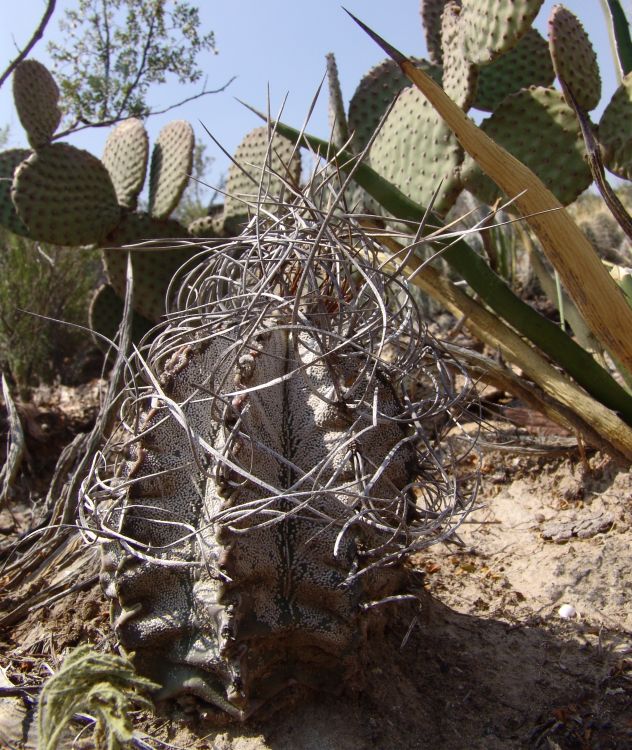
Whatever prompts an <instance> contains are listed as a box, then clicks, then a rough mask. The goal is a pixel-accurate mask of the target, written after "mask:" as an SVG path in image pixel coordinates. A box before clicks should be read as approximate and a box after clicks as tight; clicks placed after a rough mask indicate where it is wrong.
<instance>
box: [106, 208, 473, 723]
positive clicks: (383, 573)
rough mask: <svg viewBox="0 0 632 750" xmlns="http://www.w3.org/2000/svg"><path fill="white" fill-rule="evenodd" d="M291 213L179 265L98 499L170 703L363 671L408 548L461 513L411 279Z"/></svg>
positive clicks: (244, 705) (401, 588)
mask: <svg viewBox="0 0 632 750" xmlns="http://www.w3.org/2000/svg"><path fill="white" fill-rule="evenodd" d="M294 212H295V213H296V209H294ZM293 216H294V221H295V225H294V226H292V225H291V222H289V221H288V224H287V225H286V226H285V227H283V231H282V232H281V233H280V234H278V235H276V234H275V235H274V237H272V236H271V235H272V234H273V233H272V232H271V230H270V229H268V232H269V234H267V235H266V243H265V244H264V243H260V242H259V240H258V239H257V235H256V234H255V235H252V237H251V240H252V244H250V245H249V244H248V242H249V240H248V238H247V237H246V238H245V237H244V236H243V235H242V237H241V238H240V239H239V243H240V244H237V243H235V242H233V243H229V245H227V247H226V248H225V249H221V248H220V249H219V250H215V251H214V253H213V254H212V255H210V256H209V258H208V259H206V260H203V261H202V263H200V265H199V266H197V267H196V268H194V269H193V271H191V272H190V273H189V274H188V275H186V276H185V277H184V281H183V283H182V287H181V293H180V297H179V300H178V302H177V304H176V310H175V311H174V312H173V313H172V315H171V317H170V320H169V321H168V323H167V324H166V326H165V327H164V330H163V331H162V332H161V333H159V335H158V336H157V338H156V339H155V341H154V343H153V344H152V345H151V347H150V348H149V350H148V351H147V352H146V353H145V359H144V360H142V361H139V366H138V374H137V378H136V382H135V383H132V384H130V387H129V389H128V401H127V403H126V405H125V407H124V408H123V415H124V425H125V426H124V430H125V432H126V433H127V434H126V436H125V438H124V440H123V441H122V442H121V433H120V432H119V433H117V435H116V436H115V438H116V441H117V443H118V444H117V445H115V444H114V443H113V444H112V445H111V446H110V447H109V449H108V450H107V451H106V452H105V456H104V464H107V466H108V472H109V478H108V479H107V481H106V482H105V483H104V482H102V483H101V486H103V485H104V484H106V485H107V486H108V487H109V490H108V492H107V493H106V498H105V499H102V500H101V501H100V503H97V507H98V508H99V510H98V522H99V525H100V527H101V529H102V530H107V531H108V534H109V537H110V540H111V541H108V542H107V543H106V544H104V547H103V566H102V584H103V587H104V590H105V593H106V595H107V596H108V597H109V598H111V600H112V611H113V624H114V628H115V631H116V634H117V636H118V637H119V639H120V642H121V644H122V645H123V646H124V648H125V649H127V650H130V651H133V652H134V653H135V660H136V663H137V666H138V668H139V669H140V670H141V671H142V672H143V673H145V674H147V675H148V676H151V677H152V678H153V679H155V680H156V681H157V682H159V683H160V684H162V685H163V690H162V691H161V693H160V694H159V696H158V697H159V698H165V699H166V698H175V699H177V700H179V701H180V703H183V702H184V703H187V705H189V709H191V705H190V704H195V707H196V708H195V710H204V711H208V710H209V708H208V707H209V706H211V707H215V708H216V709H220V710H221V711H222V712H225V714H228V715H230V716H233V717H237V718H240V719H243V718H245V717H247V716H249V715H250V714H251V713H252V712H253V711H256V710H257V709H258V708H259V706H260V705H261V704H263V703H269V702H270V701H271V700H272V699H273V698H274V697H275V696H276V695H277V694H278V693H280V692H282V691H284V689H285V688H286V687H288V686H290V685H292V684H296V683H300V684H304V685H308V686H310V687H316V688H322V689H326V690H337V689H340V687H341V686H342V685H344V684H345V683H348V682H351V683H353V682H354V681H355V679H356V678H357V677H358V675H359V673H360V672H361V658H362V649H363V644H364V643H365V641H366V638H367V628H368V625H369V623H370V622H371V621H372V620H374V621H377V620H379V619H381V618H380V617H377V615H376V613H377V612H380V613H382V614H383V613H385V612H387V611H388V610H389V607H392V604H388V606H385V607H383V606H379V607H378V606H377V605H376V603H377V602H380V601H382V602H383V601H384V600H385V599H387V598H388V599H389V601H392V597H395V598H396V600H398V598H400V597H403V598H404V599H406V600H408V599H412V600H415V596H416V593H415V591H416V589H415V584H413V583H411V581H412V579H411V574H410V573H409V572H408V569H407V567H406V566H405V564H404V559H405V553H406V552H407V551H410V550H412V549H421V548H423V547H425V546H427V545H428V544H429V543H432V542H433V541H436V539H438V538H441V535H442V533H449V532H446V528H447V527H446V526H445V524H444V520H445V519H446V517H452V522H455V521H456V520H457V519H460V518H461V517H462V515H463V514H464V513H465V511H466V510H467V506H468V503H467V502H466V501H465V500H464V498H463V497H462V496H461V494H460V493H459V492H456V493H455V492H454V487H453V486H451V485H450V481H449V480H447V481H446V476H445V474H444V472H443V468H442V467H441V466H440V461H439V459H438V457H437V455H436V454H435V452H434V450H433V448H431V446H430V443H431V442H432V430H433V429H434V426H436V425H435V422H436V417H437V415H438V414H442V413H443V414H445V413H447V412H448V411H449V409H450V408H451V407H452V405H453V404H454V402H455V396H454V393H453V392H451V390H450V386H449V383H450V382H451V381H450V376H449V370H448V368H447V367H446V366H445V365H444V364H443V360H442V357H443V355H441V354H440V353H439V350H438V349H437V348H436V345H435V343H434V342H433V341H432V340H431V339H429V338H427V337H426V334H425V333H424V332H423V325H422V324H421V322H420V321H419V319H418V311H417V309H416V308H415V307H414V302H413V301H412V298H410V296H409V294H408V292H407V290H406V288H405V287H404V286H402V285H401V283H400V282H397V281H395V280H393V279H392V278H391V277H389V276H388V275H386V274H385V273H383V272H381V271H376V270H375V268H374V261H373V259H372V258H371V255H370V252H371V243H370V242H369V241H368V240H366V238H364V237H363V235H361V234H357V238H358V239H359V241H361V242H365V243H368V246H369V247H368V249H367V248H366V247H364V248H362V247H360V248H359V249H355V250H351V249H347V248H346V247H344V246H338V245H337V244H336V243H335V242H333V241H331V240H330V241H329V242H328V243H326V242H325V240H324V239H321V244H319V246H318V248H319V252H318V255H315V254H314V252H313V247H314V246H313V244H312V243H313V241H314V240H313V237H314V230H312V229H310V228H309V227H305V226H302V225H301V222H296V216H295V215H294V214H293ZM262 224H263V226H262ZM296 224H298V225H299V226H296ZM345 226H346V229H347V231H349V229H351V230H352V231H355V228H354V227H353V225H351V224H349V223H347V224H345ZM262 229H265V222H261V221H260V222H259V233H261V231H262ZM339 231H342V230H341V229H338V230H337V232H339ZM293 232H294V234H293ZM337 232H336V233H337ZM349 237H351V236H350V235H349ZM352 243H353V240H352ZM385 301H387V302H388V304H385ZM401 335H411V336H412V343H411V345H410V346H409V347H407V348H406V347H404V349H403V350H402V351H398V350H397V348H396V347H395V346H394V345H395V343H396V342H397V341H399V339H400V337H401ZM389 352H390V354H389ZM424 373H425V374H424ZM425 376H427V378H426V379H427V380H428V381H429V382H431V383H432V384H433V389H434V390H433V392H432V395H431V396H430V397H429V398H425V399H422V400H418V401H411V399H410V398H409V397H408V395H407V384H408V382H409V381H410V378H411V377H412V378H422V379H423V378H424V377H425ZM141 380H144V382H145V383H146V385H145V386H143V387H140V381H141ZM456 400H458V399H456ZM433 420H435V422H433ZM431 423H432V425H433V427H432V428H430V427H424V424H426V425H429V424H431ZM113 440H114V438H113ZM117 456H118V457H119V458H118V464H116V460H117V459H116V457H117ZM121 457H122V458H121ZM113 462H114V463H113ZM113 466H114V467H115V468H114V469H113ZM116 466H118V469H117V468H116ZM447 526H448V527H449V526H450V523H448V525H447ZM114 534H116V535H118V538H117V539H115V540H112V535H114ZM417 585H418V584H417ZM202 706H205V707H206V708H204V709H203V708H202Z"/></svg>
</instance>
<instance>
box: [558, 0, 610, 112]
mask: <svg viewBox="0 0 632 750" xmlns="http://www.w3.org/2000/svg"><path fill="white" fill-rule="evenodd" d="M549 48H550V51H551V59H552V60H553V67H554V68H555V74H556V76H557V77H558V79H559V80H561V81H564V84H565V85H566V86H568V88H569V89H570V90H571V91H572V93H573V96H574V97H575V100H576V101H577V103H578V104H579V106H580V107H581V108H582V109H585V110H586V111H587V112H588V111H590V110H591V109H594V108H595V107H596V106H597V105H598V104H599V100H600V99H601V76H600V75H599V67H598V65H597V55H596V54H595V50H594V49H593V46H592V44H591V43H590V39H589V38H588V35H587V34H586V32H585V31H584V27H583V26H582V25H581V23H580V22H579V21H578V19H577V17H576V16H575V15H573V13H571V12H570V10H568V9H567V8H565V7H564V6H563V5H556V6H555V7H554V8H553V10H552V12H551V15H550V17H549Z"/></svg>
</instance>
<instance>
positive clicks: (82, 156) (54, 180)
mask: <svg viewBox="0 0 632 750" xmlns="http://www.w3.org/2000/svg"><path fill="white" fill-rule="evenodd" d="M11 199H12V201H13V204H14V205H15V208H16V211H17V213H18V215H19V217H20V219H21V220H22V221H23V222H24V224H25V225H26V226H27V227H28V230H29V236H30V237H31V238H33V239H35V240H42V241H45V242H50V243H52V244H54V245H87V244H89V243H92V242H98V241H99V240H102V239H103V238H104V237H105V235H106V234H107V233H108V232H110V231H111V230H112V229H114V227H115V226H116V225H117V223H118V221H119V219H120V213H121V209H120V206H119V204H118V203H117V201H116V193H115V191H114V186H113V185H112V181H111V180H110V176H109V174H108V171H107V169H106V168H105V167H104V166H103V164H102V163H101V162H100V161H99V160H98V159H97V158H96V157H94V156H92V154H90V153H88V152H87V151H83V150H82V149H78V148H75V147H74V146H71V145H69V144H67V143H52V144H50V145H47V146H43V147H42V148H40V149H38V150H37V151H34V152H33V153H32V154H31V155H30V156H29V157H28V158H27V159H25V160H24V161H23V162H22V163H21V164H20V165H19V166H18V167H17V169H16V170H15V174H14V177H13V185H12V187H11Z"/></svg>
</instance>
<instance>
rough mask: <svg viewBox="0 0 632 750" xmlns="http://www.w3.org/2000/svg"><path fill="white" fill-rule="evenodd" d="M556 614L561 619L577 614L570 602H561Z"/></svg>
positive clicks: (567, 618) (568, 618)
mask: <svg viewBox="0 0 632 750" xmlns="http://www.w3.org/2000/svg"><path fill="white" fill-rule="evenodd" d="M557 614H558V615H559V616H560V617H561V618H562V619H563V620H570V619H571V617H576V616H577V610H576V609H575V607H573V605H572V604H562V606H561V607H560V608H559V609H558V610H557Z"/></svg>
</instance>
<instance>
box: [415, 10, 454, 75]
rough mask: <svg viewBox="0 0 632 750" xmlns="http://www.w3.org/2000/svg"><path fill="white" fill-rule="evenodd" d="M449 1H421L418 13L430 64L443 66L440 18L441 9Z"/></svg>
mask: <svg viewBox="0 0 632 750" xmlns="http://www.w3.org/2000/svg"><path fill="white" fill-rule="evenodd" d="M449 2H450V0H421V2H420V5H419V12H420V13H421V22H422V25H423V28H424V32H425V34H426V48H427V50H428V57H429V58H430V62H432V63H434V64H435V65H443V48H442V46H441V16H442V15H443V8H444V7H445V6H446V5H447V4H448V3H449Z"/></svg>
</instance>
